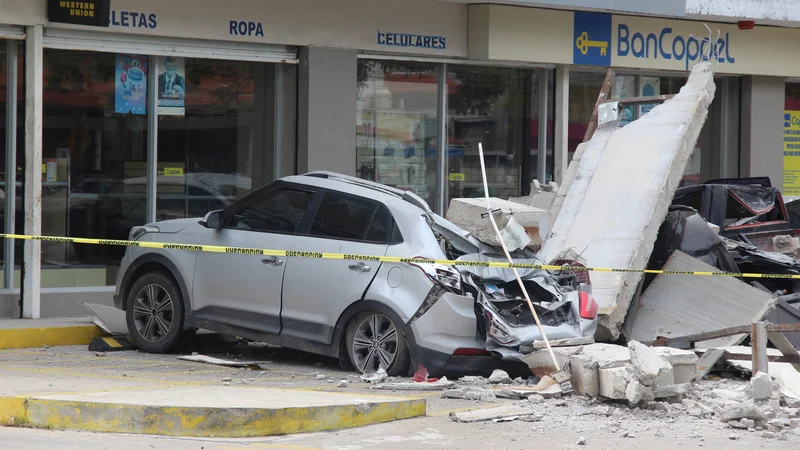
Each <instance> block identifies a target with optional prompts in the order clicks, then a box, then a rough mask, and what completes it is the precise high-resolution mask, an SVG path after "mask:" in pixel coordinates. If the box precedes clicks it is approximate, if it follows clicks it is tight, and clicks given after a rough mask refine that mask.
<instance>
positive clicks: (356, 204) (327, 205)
mask: <svg viewBox="0 0 800 450" xmlns="http://www.w3.org/2000/svg"><path fill="white" fill-rule="evenodd" d="M377 209H378V204H377V203H375V202H373V201H371V200H366V199H360V198H357V197H353V196H349V195H340V194H333V193H330V192H329V193H326V194H325V197H323V198H322V203H321V204H320V205H319V210H318V211H317V215H316V217H314V222H312V224H311V234H312V235H314V236H320V237H328V238H333V239H350V240H356V241H361V240H364V239H365V237H366V234H367V231H368V229H369V225H370V223H371V222H372V218H373V216H374V215H375V211H376V210H377Z"/></svg>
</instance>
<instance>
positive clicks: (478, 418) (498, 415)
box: [450, 405, 537, 423]
mask: <svg viewBox="0 0 800 450" xmlns="http://www.w3.org/2000/svg"><path fill="white" fill-rule="evenodd" d="M536 411H537V408H535V407H532V406H525V405H511V406H500V407H497V408H489V409H479V410H476V411H466V412H455V413H450V418H451V419H452V420H454V421H456V422H463V423H474V422H486V421H489V420H494V419H503V418H506V417H520V416H528V415H533V414H535V413H536Z"/></svg>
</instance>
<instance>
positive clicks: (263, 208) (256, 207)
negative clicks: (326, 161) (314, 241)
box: [231, 189, 314, 233]
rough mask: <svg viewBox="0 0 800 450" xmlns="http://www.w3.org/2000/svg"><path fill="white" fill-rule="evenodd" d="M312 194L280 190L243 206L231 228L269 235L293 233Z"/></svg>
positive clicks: (235, 216) (309, 202)
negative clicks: (267, 233) (263, 232)
mask: <svg viewBox="0 0 800 450" xmlns="http://www.w3.org/2000/svg"><path fill="white" fill-rule="evenodd" d="M313 196H314V194H312V193H310V192H306V191H298V190H294V189H280V190H278V191H275V192H272V193H269V194H267V195H266V196H265V197H262V198H261V199H258V200H256V201H254V202H253V203H251V204H248V205H245V206H243V207H242V208H241V209H240V210H238V211H236V212H235V213H234V216H233V223H232V224H231V225H232V226H233V227H235V228H238V229H242V230H254V231H266V232H271V233H294V232H296V231H297V227H298V225H300V220H302V219H303V214H305V212H306V209H308V206H309V205H310V204H311V198H312V197H313Z"/></svg>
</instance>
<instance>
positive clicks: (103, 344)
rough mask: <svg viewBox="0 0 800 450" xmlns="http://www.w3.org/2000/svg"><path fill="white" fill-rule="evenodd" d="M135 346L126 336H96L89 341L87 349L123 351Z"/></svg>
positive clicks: (93, 350) (134, 348)
mask: <svg viewBox="0 0 800 450" xmlns="http://www.w3.org/2000/svg"><path fill="white" fill-rule="evenodd" d="M137 348H138V347H136V344H134V343H133V341H132V340H131V338H129V337H127V336H111V337H98V338H94V339H93V340H92V342H91V343H89V351H92V352H124V351H128V350H136V349H137Z"/></svg>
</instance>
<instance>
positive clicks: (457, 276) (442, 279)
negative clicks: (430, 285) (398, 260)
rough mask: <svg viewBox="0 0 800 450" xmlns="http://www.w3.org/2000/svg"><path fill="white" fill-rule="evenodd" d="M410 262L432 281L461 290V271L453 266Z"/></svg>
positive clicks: (421, 258) (454, 289)
mask: <svg viewBox="0 0 800 450" xmlns="http://www.w3.org/2000/svg"><path fill="white" fill-rule="evenodd" d="M413 259H420V260H425V259H428V258H424V257H422V256H416V257H414V258H413ZM410 264H411V265H412V266H414V267H417V268H418V269H419V270H421V271H422V272H424V273H425V275H427V276H428V278H430V279H431V280H432V281H433V282H435V283H439V284H441V285H442V286H444V287H447V288H450V289H452V290H453V291H455V292H458V293H460V292H461V273H460V272H459V271H458V270H456V269H455V268H454V267H450V266H445V265H443V264H434V263H420V264H414V263H410Z"/></svg>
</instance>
